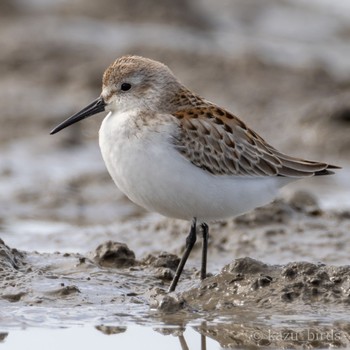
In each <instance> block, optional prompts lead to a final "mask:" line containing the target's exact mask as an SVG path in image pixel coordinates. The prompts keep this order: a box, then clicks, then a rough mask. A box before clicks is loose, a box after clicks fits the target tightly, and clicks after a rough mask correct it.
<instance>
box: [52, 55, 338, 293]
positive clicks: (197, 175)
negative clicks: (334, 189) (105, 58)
mask: <svg viewBox="0 0 350 350" xmlns="http://www.w3.org/2000/svg"><path fill="white" fill-rule="evenodd" d="M103 111H106V112H108V114H107V116H106V117H105V118H104V120H103V122H102V125H101V128H100V132H99V144H100V148H101V152H102V157H103V159H104V161H105V163H106V166H107V169H108V171H109V173H110V175H111V177H112V178H113V180H114V182H115V183H116V185H117V186H118V187H119V189H120V190H121V191H122V192H123V193H125V195H126V196H127V197H129V198H130V200H132V201H133V202H135V203H136V204H138V205H140V206H142V207H144V208H145V209H147V210H150V211H155V212H158V213H160V214H163V215H165V216H168V217H172V218H177V219H184V220H189V221H191V229H190V233H189V235H188V236H187V238H186V248H185V252H184V254H183V256H182V259H181V261H180V263H179V266H178V268H177V270H176V273H175V275H174V278H173V280H172V282H171V284H170V287H169V292H171V291H174V290H175V288H176V285H177V283H178V280H179V278H180V275H181V273H182V270H183V268H184V266H185V263H186V261H187V258H188V256H189V254H190V252H191V250H192V247H193V245H194V243H195V241H196V235H197V225H199V226H200V229H201V230H200V231H201V233H202V236H203V245H202V264H201V279H204V278H205V277H206V261H207V244H208V225H207V223H208V222H211V221H213V220H219V219H224V218H228V217H235V216H238V215H240V214H242V213H245V212H247V211H250V210H252V209H254V208H256V207H258V206H262V205H264V204H266V203H268V202H270V201H272V200H273V199H274V197H275V196H276V194H277V191H278V189H279V188H281V187H282V186H284V185H286V184H288V183H290V182H292V181H295V180H297V179H301V178H305V177H310V176H317V175H328V174H332V173H333V172H332V171H331V170H330V169H338V168H339V167H337V166H334V165H330V164H326V163H322V162H314V161H308V160H304V159H299V158H295V157H291V156H288V155H286V154H284V153H282V152H280V151H278V150H277V149H276V148H274V147H273V146H271V145H270V144H268V143H267V142H266V141H265V140H264V139H263V138H262V137H260V136H259V135H258V134H257V133H256V132H254V131H253V130H252V129H250V128H248V127H247V126H246V124H245V123H244V122H243V121H241V120H240V119H239V118H237V117H236V116H235V115H234V114H232V113H230V112H228V111H226V110H225V109H223V108H221V107H219V106H217V105H215V104H214V103H211V102H209V101H207V100H205V99H204V98H202V97H200V96H198V95H197V94H195V93H193V92H192V91H190V90H189V89H187V88H186V87H185V86H184V85H182V84H181V83H180V82H179V81H178V79H177V78H176V77H175V76H174V74H173V73H172V72H171V70H170V69H169V68H168V67H167V66H166V65H164V64H162V63H160V62H157V61H154V60H151V59H148V58H144V57H139V56H123V57H121V58H119V59H117V60H116V61H115V62H114V63H113V64H111V65H110V66H109V67H108V68H107V70H106V71H105V72H104V74H103V85H102V93H101V95H100V97H99V98H97V99H96V100H95V101H93V102H92V103H91V104H89V105H88V106H87V107H85V108H84V109H82V110H81V111H80V112H78V113H76V114H74V115H73V116H71V117H70V118H68V119H66V120H65V121H63V122H62V123H61V124H59V125H58V126H57V127H56V128H54V129H53V130H52V131H51V134H55V133H56V132H58V131H60V130H62V129H64V128H66V127H67V126H69V125H72V124H74V123H76V122H78V121H80V120H82V119H85V118H87V117H89V116H92V115H95V114H97V113H100V112H103Z"/></svg>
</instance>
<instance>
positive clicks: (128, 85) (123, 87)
mask: <svg viewBox="0 0 350 350" xmlns="http://www.w3.org/2000/svg"><path fill="white" fill-rule="evenodd" d="M120 89H121V90H122V91H128V90H130V89H131V84H129V83H123V84H122V85H121V86H120Z"/></svg>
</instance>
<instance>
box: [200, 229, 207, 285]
mask: <svg viewBox="0 0 350 350" xmlns="http://www.w3.org/2000/svg"><path fill="white" fill-rule="evenodd" d="M201 229H202V236H203V243H202V266H201V280H204V278H206V277H207V252H208V237H209V227H208V225H207V224H206V223H203V224H201Z"/></svg>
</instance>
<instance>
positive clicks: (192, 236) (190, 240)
mask: <svg viewBox="0 0 350 350" xmlns="http://www.w3.org/2000/svg"><path fill="white" fill-rule="evenodd" d="M196 222H197V220H196V218H194V219H193V221H192V225H191V231H190V233H189V235H188V236H187V238H186V249H185V252H184V254H183V256H182V258H181V260H180V263H179V266H178V267H177V269H176V272H175V276H174V278H173V280H172V282H171V285H170V287H169V291H168V292H169V293H170V292H173V291H174V290H175V288H176V285H177V282H178V281H179V278H180V276H181V273H182V270H183V269H184V266H185V264H186V261H187V259H188V257H189V255H190V253H191V250H192V248H193V246H194V244H195V243H196V239H197V232H196Z"/></svg>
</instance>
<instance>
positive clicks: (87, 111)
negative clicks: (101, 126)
mask: <svg viewBox="0 0 350 350" xmlns="http://www.w3.org/2000/svg"><path fill="white" fill-rule="evenodd" d="M105 107H106V103H105V101H104V100H103V98H102V97H99V98H98V99H97V100H95V101H94V102H92V103H90V104H89V105H88V106H86V107H85V108H83V109H82V110H81V111H80V112H78V113H76V114H74V115H72V116H71V117H69V118H68V119H66V120H65V121H63V122H62V123H61V124H59V125H57V126H56V127H55V128H54V129H53V130H52V131H51V132H50V135H53V134H56V132H59V131H61V130H62V129H64V128H66V127H67V126H69V125H72V124H74V123H77V122H79V121H80V120H82V119H85V118H88V117H91V116H92V115H94V114H97V113H100V112H103V111H104V110H105Z"/></svg>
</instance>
